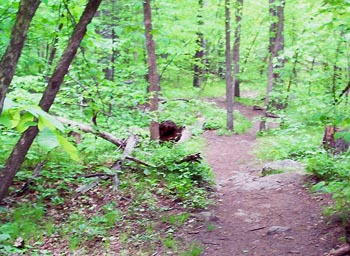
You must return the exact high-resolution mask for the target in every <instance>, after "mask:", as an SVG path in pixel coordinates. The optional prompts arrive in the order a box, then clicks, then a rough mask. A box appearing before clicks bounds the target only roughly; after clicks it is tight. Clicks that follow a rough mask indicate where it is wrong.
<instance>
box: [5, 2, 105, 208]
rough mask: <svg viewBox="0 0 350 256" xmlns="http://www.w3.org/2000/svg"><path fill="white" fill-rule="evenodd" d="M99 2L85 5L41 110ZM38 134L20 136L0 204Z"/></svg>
mask: <svg viewBox="0 0 350 256" xmlns="http://www.w3.org/2000/svg"><path fill="white" fill-rule="evenodd" d="M101 1H102V0H89V2H88V4H87V5H86V7H85V10H84V13H83V14H82V16H81V18H80V21H79V23H78V24H77V26H76V27H75V29H74V32H73V34H72V36H71V38H70V40H69V43H68V46H67V47H66V49H65V51H64V53H63V55H62V57H61V59H60V61H59V62H58V64H57V66H56V68H55V71H54V73H53V75H52V77H51V78H50V80H49V82H48V84H47V86H46V89H45V92H44V94H43V96H42V98H41V100H40V104H39V105H40V107H41V108H42V109H43V110H45V111H47V112H48V111H49V109H50V107H51V106H52V104H53V102H54V100H55V97H56V95H57V93H58V90H59V88H60V85H61V84H62V82H63V78H64V76H65V75H66V74H67V72H68V68H69V66H70V65H71V63H72V61H73V59H74V57H75V54H76V53H77V50H78V47H79V45H80V43H81V41H82V39H83V37H84V35H85V33H86V29H87V25H88V24H89V23H90V22H91V20H92V18H93V17H94V14H95V13H96V11H97V8H98V6H99V5H100V3H101ZM38 132H39V129H38V127H37V126H32V127H29V128H28V129H27V130H26V131H25V132H24V133H23V134H22V136H21V138H20V139H19V141H18V142H17V144H16V146H15V147H14V149H13V151H12V153H11V155H10V157H9V159H8V160H7V163H6V164H5V166H4V168H3V169H2V170H1V171H0V180H1V182H0V202H1V201H2V200H3V199H4V198H5V197H6V195H7V193H8V189H9V187H10V185H11V184H12V181H13V179H14V177H15V175H16V172H17V170H18V169H19V167H20V166H21V164H22V163H23V161H24V159H25V156H26V154H27V152H28V150H29V148H30V146H31V145H32V143H33V141H34V139H35V137H36V135H37V134H38Z"/></svg>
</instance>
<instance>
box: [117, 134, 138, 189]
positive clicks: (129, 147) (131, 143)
mask: <svg viewBox="0 0 350 256" xmlns="http://www.w3.org/2000/svg"><path fill="white" fill-rule="evenodd" d="M136 143H137V137H136V136H135V135H133V134H132V135H130V137H129V138H128V139H127V141H126V146H125V149H124V152H123V154H122V156H121V158H120V159H119V160H117V161H116V162H115V163H114V165H113V166H112V168H111V169H112V170H115V171H116V172H115V174H114V177H113V191H117V190H118V187H119V183H120V181H119V178H118V171H120V170H122V169H123V161H124V160H125V159H126V158H127V157H128V156H129V155H130V154H131V152H132V151H133V150H134V148H135V146H136Z"/></svg>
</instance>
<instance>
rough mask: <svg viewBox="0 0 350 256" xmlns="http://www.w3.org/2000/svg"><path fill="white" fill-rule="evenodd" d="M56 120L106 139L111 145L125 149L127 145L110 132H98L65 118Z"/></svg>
mask: <svg viewBox="0 0 350 256" xmlns="http://www.w3.org/2000/svg"><path fill="white" fill-rule="evenodd" d="M56 119H57V120H58V121H60V122H61V123H64V124H68V125H70V126H72V127H76V128H78V129H79V130H81V131H82V132H87V133H92V134H94V135H96V136H98V137H100V138H102V139H105V140H107V141H109V142H111V143H113V144H114V145H116V146H118V147H124V146H125V143H124V141H123V140H120V139H117V138H116V137H115V136H114V135H113V134H110V133H108V132H103V131H96V130H95V129H94V128H93V127H92V126H90V125H87V124H84V123H79V122H76V121H73V120H69V119H67V118H64V117H56Z"/></svg>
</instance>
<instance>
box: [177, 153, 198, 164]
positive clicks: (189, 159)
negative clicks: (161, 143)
mask: <svg viewBox="0 0 350 256" xmlns="http://www.w3.org/2000/svg"><path fill="white" fill-rule="evenodd" d="M201 159H202V157H201V153H195V154H191V155H188V156H185V157H184V158H183V159H181V160H179V161H176V162H175V163H177V164H182V163H184V162H197V163H199V162H200V160H201Z"/></svg>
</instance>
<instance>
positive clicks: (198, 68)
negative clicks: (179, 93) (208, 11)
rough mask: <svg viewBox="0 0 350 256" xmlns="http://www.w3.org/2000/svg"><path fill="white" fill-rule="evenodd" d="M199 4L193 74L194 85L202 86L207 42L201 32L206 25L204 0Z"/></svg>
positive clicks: (200, 0)
mask: <svg viewBox="0 0 350 256" xmlns="http://www.w3.org/2000/svg"><path fill="white" fill-rule="evenodd" d="M198 4H199V10H198V15H197V18H198V27H199V28H198V29H199V31H198V32H197V50H196V53H195V55H194V76H193V86H194V87H200V86H201V81H200V79H201V75H202V74H203V66H204V48H205V42H204V35H203V33H202V32H201V30H202V26H203V25H204V22H203V16H202V11H203V5H204V3H203V0H199V1H198Z"/></svg>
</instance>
